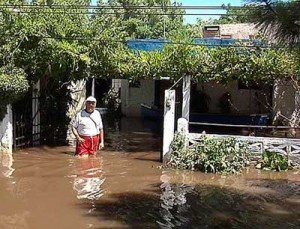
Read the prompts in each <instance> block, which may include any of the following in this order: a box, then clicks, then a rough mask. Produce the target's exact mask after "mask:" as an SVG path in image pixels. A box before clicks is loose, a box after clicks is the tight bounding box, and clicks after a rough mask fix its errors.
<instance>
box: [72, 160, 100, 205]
mask: <svg viewBox="0 0 300 229" xmlns="http://www.w3.org/2000/svg"><path fill="white" fill-rule="evenodd" d="M74 164H75V171H74V175H73V176H74V177H75V178H74V182H73V189H74V190H75V191H76V192H77V198H78V199H88V200H98V199H99V198H100V197H101V196H102V195H103V194H104V190H103V189H102V187H101V186H102V184H103V182H104V181H105V178H104V177H103V173H102V167H103V163H102V159H101V158H99V157H88V158H76V159H75V161H74Z"/></svg>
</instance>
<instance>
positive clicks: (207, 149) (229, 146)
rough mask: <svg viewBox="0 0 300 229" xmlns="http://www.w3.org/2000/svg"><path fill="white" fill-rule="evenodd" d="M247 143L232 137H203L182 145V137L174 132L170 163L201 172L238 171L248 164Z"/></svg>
mask: <svg viewBox="0 0 300 229" xmlns="http://www.w3.org/2000/svg"><path fill="white" fill-rule="evenodd" d="M248 161H249V159H248V149H247V144H243V143H241V142H238V141H236V140H235V139H234V138H224V139H213V138H208V137H203V138H201V139H200V141H199V142H198V143H196V144H193V145H192V146H190V147H188V148H185V147H184V137H183V136H182V135H180V134H176V135H175V138H174V140H173V142H172V145H171V159H170V162H169V163H170V164H171V165H173V166H175V167H179V168H184V169H191V170H200V171H203V172H213V173H217V172H222V173H238V172H240V171H241V170H242V169H243V168H244V167H245V166H246V165H248V163H249V162H248Z"/></svg>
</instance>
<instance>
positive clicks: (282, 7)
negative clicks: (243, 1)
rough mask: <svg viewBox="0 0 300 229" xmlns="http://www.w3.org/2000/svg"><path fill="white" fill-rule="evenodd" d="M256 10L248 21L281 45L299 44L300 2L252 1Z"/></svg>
mask: <svg viewBox="0 0 300 229" xmlns="http://www.w3.org/2000/svg"><path fill="white" fill-rule="evenodd" d="M252 2H253V3H254V5H255V6H256V8H255V9H254V10H252V11H250V12H251V13H250V15H249V17H250V19H251V21H252V22H254V23H256V24H257V26H258V27H259V28H260V30H261V31H262V32H263V33H264V34H265V35H268V36H269V37H271V38H273V39H276V41H277V42H279V43H281V44H288V45H295V44H297V43H299V42H300V13H299V12H300V1H276V0H252Z"/></svg>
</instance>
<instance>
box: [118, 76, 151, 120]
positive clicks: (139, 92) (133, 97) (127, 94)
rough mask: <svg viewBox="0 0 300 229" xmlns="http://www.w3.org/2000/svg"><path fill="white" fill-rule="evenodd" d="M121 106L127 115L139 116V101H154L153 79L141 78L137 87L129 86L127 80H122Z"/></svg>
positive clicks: (145, 102) (148, 102)
mask: <svg viewBox="0 0 300 229" xmlns="http://www.w3.org/2000/svg"><path fill="white" fill-rule="evenodd" d="M121 84H122V89H121V101H122V103H121V108H122V114H124V115H125V116H127V117H140V116H141V103H144V104H147V105H149V106H151V105H153V103H154V85H155V83H154V80H141V81H140V86H139V87H129V82H128V80H122V83H121Z"/></svg>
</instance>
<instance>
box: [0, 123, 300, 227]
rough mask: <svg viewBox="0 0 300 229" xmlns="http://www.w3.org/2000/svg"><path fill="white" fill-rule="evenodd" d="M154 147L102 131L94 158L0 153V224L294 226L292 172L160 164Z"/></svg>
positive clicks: (153, 139)
mask: <svg viewBox="0 0 300 229" xmlns="http://www.w3.org/2000/svg"><path fill="white" fill-rule="evenodd" d="M129 129H130V128H129ZM159 149H160V139H159V137H157V136H156V135H155V134H153V133H151V132H145V131H134V129H132V130H130V132H128V131H117V132H114V133H111V134H110V135H108V143H107V147H106V149H105V150H104V151H102V152H101V153H100V154H99V155H98V156H97V157H91V158H85V159H78V158H75V157H74V156H73V151H74V149H73V148H71V147H53V148H51V147H37V148H31V149H26V150H21V151H17V152H14V154H13V157H10V156H8V155H4V154H0V228H1V229H2V228H3V229H10V228H16V229H19V228H20V229H26V228H30V229H35V228H39V229H48V228H49V229H50V228H51V229H53V228H55V229H60V228H63V229H64V228H72V229H77V228H281V229H283V228H300V183H299V182H300V177H299V176H300V173H299V171H288V172H281V173H277V172H266V171H259V170H255V169H247V170H245V171H244V172H243V173H242V174H240V175H228V176H223V175H214V174H204V173H200V172H191V171H180V170H172V169H161V168H159V166H160V165H161V164H160V163H159V158H160V156H159Z"/></svg>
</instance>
